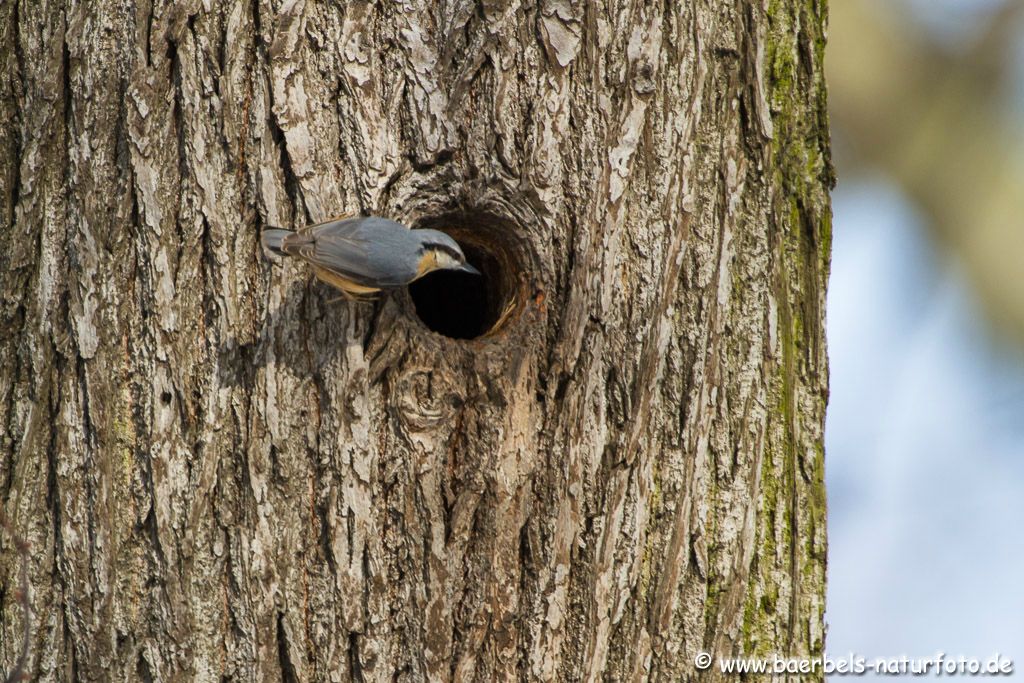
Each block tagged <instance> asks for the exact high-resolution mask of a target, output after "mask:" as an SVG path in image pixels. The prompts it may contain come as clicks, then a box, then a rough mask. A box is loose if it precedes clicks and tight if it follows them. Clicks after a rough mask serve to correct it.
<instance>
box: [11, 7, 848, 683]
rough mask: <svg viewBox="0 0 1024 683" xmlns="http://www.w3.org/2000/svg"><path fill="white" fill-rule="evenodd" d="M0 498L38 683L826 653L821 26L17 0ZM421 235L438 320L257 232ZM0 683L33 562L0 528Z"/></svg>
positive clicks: (688, 666) (594, 666)
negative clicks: (472, 263) (464, 279)
mask: <svg viewBox="0 0 1024 683" xmlns="http://www.w3.org/2000/svg"><path fill="white" fill-rule="evenodd" d="M0 14H2V16H0V61H2V74H3V78H2V82H0V94H2V97H0V150H2V151H0V218H2V230H3V232H2V236H3V237H2V244H0V247H2V249H0V303H2V307H0V341H2V345H0V369H2V374H0V425H2V426H3V433H2V436H0V455H2V460H0V500H2V501H3V508H4V510H5V511H6V513H7V515H8V518H9V520H10V524H11V526H12V527H13V528H15V529H16V530H17V533H18V534H20V535H21V536H22V537H24V539H25V540H26V541H27V542H28V544H29V546H30V548H31V556H30V563H29V580H30V584H31V591H30V603H31V606H32V610H33V612H34V614H35V619H33V624H34V628H33V632H32V636H31V655H30V658H29V667H28V672H29V673H30V675H31V676H32V677H33V678H38V679H40V680H102V679H107V678H113V679H117V680H122V679H131V680H135V679H138V680H185V679H191V678H194V679H196V680H218V679H224V680H268V679H278V678H279V679H282V680H338V681H348V680H356V681H390V680H401V681H418V680H424V679H430V680H476V681H492V680H507V679H514V678H518V679H521V680H538V681H541V680H543V681H548V680H561V681H581V680H596V679H602V678H603V679H606V680H616V681H618V680H646V679H651V680H658V681H679V680H688V679H694V678H701V677H704V678H708V679H710V678H717V676H716V675H715V674H714V673H713V672H711V673H707V674H701V675H698V672H696V671H695V669H694V667H693V658H694V656H695V655H696V653H697V652H698V651H700V650H709V651H712V652H714V653H716V654H717V655H727V654H731V653H771V652H779V653H784V654H788V655H798V654H808V653H820V652H821V651H822V648H823V638H824V633H823V597H824V572H825V548H826V543H825V526H824V519H825V505H824V489H823V451H822V426H823V419H824V408H825V402H826V387H827V371H826V359H825V343H824V332H823V325H822V323H823V318H824V287H825V282H826V278H827V272H828V262H829V241H830V213H829V211H830V210H829V202H828V194H827V192H828V189H829V186H830V184H831V182H832V180H831V173H832V172H831V166H830V163H829V156H828V131H827V119H826V113H825V89H824V84H823V82H822V75H821V73H822V72H821V67H822V55H823V50H824V24H825V16H824V15H825V9H824V0H763V1H760V0H759V1H753V2H750V1H744V0H734V1H732V2H727V1H720V2H716V1H714V0H693V1H691V2H674V1H669V0H665V1H664V2H644V1H641V0H631V1H628V0H607V1H600V2H582V1H581V2H574V1H570V0H541V1H540V2H539V3H536V4H533V3H527V2H520V1H517V0H509V1H502V0H477V1H469V0H441V1H440V2H432V1H430V0H395V1H389V2H382V3H371V2H316V1H314V0H285V1H284V2H280V1H278V0H244V1H237V0H202V1H199V0H192V1H187V0H186V1H182V2H177V3H167V2H163V1H162V0H153V1H152V2H150V1H149V0H89V1H85V0H4V2H3V4H2V11H0ZM349 211H361V212H366V213H374V214H379V215H384V216H388V217H392V218H396V219H398V220H402V221H405V222H407V223H409V224H424V223H430V224H436V225H442V226H448V227H451V228H452V229H454V230H455V232H456V234H457V235H458V236H459V237H460V238H461V239H464V240H465V241H466V242H467V243H468V244H472V245H474V249H475V250H476V251H475V252H474V253H476V254H477V255H478V257H479V258H480V259H484V260H486V259H490V260H489V261H487V263H488V264H489V267H488V269H487V274H488V280H487V284H488V287H489V288H490V289H489V292H490V293H491V295H492V296H494V297H497V299H498V304H499V305H500V306H499V307H501V308H504V307H505V305H506V304H507V305H508V306H509V308H510V310H508V311H507V315H506V316H505V320H504V322H503V323H502V324H500V325H498V326H497V329H495V330H493V331H491V332H490V333H489V334H487V335H484V336H482V337H480V338H479V339H476V340H469V341H462V340H453V339H449V338H446V337H443V336H440V335H438V334H435V333H434V332H431V331H430V330H428V329H427V328H426V327H425V326H424V325H423V324H422V323H421V322H420V321H419V319H418V318H417V316H416V313H415V310H414V307H413V303H412V301H411V299H410V295H409V294H408V293H407V292H404V291H403V292H399V293H396V294H394V295H390V296H388V297H385V298H384V299H382V300H381V301H380V302H379V303H378V304H376V305H374V306H359V305H353V304H349V303H346V302H343V301H341V302H339V301H334V299H335V298H336V294H335V293H334V292H332V291H331V290H329V289H327V288H326V287H325V286H323V285H321V284H318V283H316V282H315V281H313V280H312V279H311V278H310V275H309V273H308V271H307V270H306V269H304V268H303V267H301V266H300V265H297V264H295V263H285V264H284V265H283V266H282V267H280V268H278V267H274V266H272V264H271V263H270V262H269V261H268V260H267V259H266V258H265V256H264V255H263V253H262V252H261V249H260V247H259V243H258V234H259V231H260V229H261V228H262V227H264V226H266V225H283V226H301V225H304V224H307V223H309V222H314V221H319V220H322V219H325V218H328V217H330V216H333V215H336V214H341V213H346V212H349ZM0 550H2V554H0V581H2V584H0V585H2V590H0V611H2V622H3V625H2V629H0V666H3V667H4V668H8V667H10V666H11V663H12V662H13V661H14V660H15V659H16V658H17V656H18V654H19V652H20V642H21V640H20V628H21V624H22V618H23V616H22V610H21V606H20V605H19V602H18V600H17V599H16V597H15V590H14V588H15V586H16V585H17V581H18V572H19V567H20V560H19V559H18V555H17V553H16V552H14V549H13V547H12V541H11V539H10V538H6V537H5V538H3V539H0Z"/></svg>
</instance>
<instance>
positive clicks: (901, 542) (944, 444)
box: [825, 179, 1024, 680]
mask: <svg viewBox="0 0 1024 683" xmlns="http://www.w3.org/2000/svg"><path fill="white" fill-rule="evenodd" d="M834 209H835V220H834V225H835V235H834V242H833V246H834V252H833V269H832V277H831V281H830V287H829V301H828V334H829V352H830V361H831V399H830V403H829V412H828V422H827V429H826V437H825V441H826V458H827V460H826V481H827V486H828V500H829V586H828V609H827V614H826V619H827V621H828V639H827V650H828V652H829V654H830V655H832V656H840V655H843V654H845V653H846V652H849V651H852V652H855V653H858V654H861V655H864V656H866V657H869V658H871V657H875V656H897V655H902V654H907V655H910V656H930V655H933V654H934V653H936V652H937V651H942V652H945V653H947V654H949V655H954V656H956V655H961V654H962V655H965V656H969V657H977V658H980V659H984V658H986V657H989V656H990V655H992V654H994V653H995V652H1001V653H1004V654H1007V655H1009V656H1011V657H1013V658H1014V659H1015V660H1016V661H1017V668H1016V670H1017V671H1024V590H1021V587H1020V584H1021V581H1022V577H1024V361H1022V357H1021V355H1020V354H1019V353H1016V352H1014V351H1012V350H1010V349H1008V348H1004V347H1001V346H1000V345H999V344H998V343H997V342H996V341H995V340H994V339H993V337H992V336H991V334H990V331H989V330H988V329H987V327H986V323H985V321H984V320H983V319H982V318H981V316H980V314H979V313H978V306H977V304H976V302H975V301H974V300H973V299H972V296H971V293H970V291H969V288H968V287H967V285H966V283H965V281H964V279H963V278H962V277H961V276H960V275H959V273H958V272H957V270H956V268H955V266H954V265H952V264H950V263H946V262H943V260H942V259H941V257H940V255H939V254H938V253H936V251H935V250H934V249H933V248H932V246H931V244H930V243H929V241H928V238H927V236H926V234H925V232H924V230H923V229H922V223H921V218H920V217H919V216H918V215H916V214H915V212H914V210H913V208H912V207H911V206H910V205H908V204H907V203H906V202H905V201H904V200H903V199H902V198H901V196H900V195H899V194H898V193H897V192H896V191H895V190H893V189H892V186H891V185H890V184H889V183H887V182H885V180H884V179H877V180H875V181H851V182H845V183H841V184H840V186H839V187H838V188H837V190H836V192H835V195H834ZM1022 272H1024V266H1022ZM1020 677H1022V674H1021V673H1017V674H1016V675H1015V676H1014V678H1020ZM865 679H866V680H870V677H867V676H866V677H864V678H863V679H860V680H865ZM835 680H838V677H836V678H835Z"/></svg>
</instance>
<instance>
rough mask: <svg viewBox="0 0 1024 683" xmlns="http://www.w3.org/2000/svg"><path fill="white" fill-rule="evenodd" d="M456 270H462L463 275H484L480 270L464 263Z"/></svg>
mask: <svg viewBox="0 0 1024 683" xmlns="http://www.w3.org/2000/svg"><path fill="white" fill-rule="evenodd" d="M455 270H461V271H462V272H463V273H469V274H470V275H482V274H483V273H481V272H480V271H479V270H477V269H476V268H474V267H473V266H471V265H469V264H468V263H462V264H460V265H459V267H458V268H456V269H455Z"/></svg>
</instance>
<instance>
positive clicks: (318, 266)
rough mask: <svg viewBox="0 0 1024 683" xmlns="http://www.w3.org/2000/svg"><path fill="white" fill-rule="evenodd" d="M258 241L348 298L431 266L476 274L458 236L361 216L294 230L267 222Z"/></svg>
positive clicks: (417, 274) (413, 277)
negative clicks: (308, 267)
mask: <svg viewBox="0 0 1024 683" xmlns="http://www.w3.org/2000/svg"><path fill="white" fill-rule="evenodd" d="M263 246H264V247H266V248H267V249H269V250H270V251H272V252H274V253H276V254H287V255H289V256H298V257H299V258H300V259H302V260H303V261H306V262H307V263H309V264H310V265H311V266H313V272H314V273H316V276H317V277H318V278H320V279H321V280H323V281H324V282H326V283H327V284H329V285H331V286H333V287H336V288H337V289H339V290H341V292H342V293H343V294H344V295H345V296H346V297H347V298H349V299H359V298H363V297H367V296H369V295H372V294H375V293H377V292H379V291H380V290H382V289H393V288H396V287H403V286H405V285H407V284H409V283H410V282H413V281H414V280H416V279H418V278H421V277H423V276H424V275H426V274H427V273H429V272H432V271H435V270H461V271H463V272H466V273H472V274H474V275H480V271H478V270H477V269H476V268H474V267H473V266H471V265H469V264H468V263H466V257H465V255H464V254H463V253H462V249H461V248H460V247H459V244H458V242H456V241H455V240H453V239H452V238H451V237H449V236H448V235H446V234H445V233H443V232H440V231H438V230H426V229H424V230H410V229H409V228H407V227H405V226H404V225H402V224H401V223H396V222H395V221H391V220H388V219H387V218H379V217H377V216H361V217H358V218H340V219H337V220H333V221H328V222H326V223H318V224H316V225H310V226H307V227H305V228H302V229H301V230H299V231H297V232H293V231H291V230H281V229H278V228H270V229H267V230H264V231H263Z"/></svg>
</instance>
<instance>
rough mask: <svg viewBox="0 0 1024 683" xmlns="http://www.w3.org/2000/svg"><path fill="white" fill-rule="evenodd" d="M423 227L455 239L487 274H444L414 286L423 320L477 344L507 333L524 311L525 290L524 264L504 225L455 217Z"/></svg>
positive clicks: (488, 219)
mask: <svg viewBox="0 0 1024 683" xmlns="http://www.w3.org/2000/svg"><path fill="white" fill-rule="evenodd" d="M418 227H422V228H433V229H435V230H441V231H443V232H446V233H448V234H449V235H451V236H452V237H453V238H454V239H455V241H457V242H458V243H459V246H460V247H462V253H464V254H465V255H466V260H467V261H468V262H469V263H470V264H471V265H472V266H474V267H475V268H476V269H477V270H479V271H480V273H481V274H480V275H473V274H470V273H464V272H460V271H451V270H439V271H434V272H433V273H430V274H429V275H425V276H424V277H422V278H420V279H419V280H417V281H415V282H413V283H412V284H411V285H409V295H410V297H411V298H412V303H413V306H414V308H415V310H416V315H417V316H418V317H419V319H420V321H421V322H422V323H423V324H424V325H426V326H427V327H428V328H429V329H431V330H433V331H434V332H437V333H438V334H441V335H444V336H445V337H450V338H452V339H477V338H479V337H483V336H487V335H492V334H495V333H497V332H498V331H499V330H501V329H502V328H503V327H504V325H505V324H506V323H507V322H508V321H509V320H510V319H511V318H512V316H513V313H514V312H515V311H516V309H518V307H519V302H520V299H521V298H522V297H521V289H522V288H521V287H520V286H519V283H520V282H521V278H520V277H519V274H520V273H519V271H520V268H519V265H518V259H516V257H515V250H514V248H513V247H512V245H511V244H509V242H508V240H507V238H503V236H502V235H503V231H502V229H501V225H500V221H498V220H497V219H495V218H493V217H489V216H483V217H479V216H478V217H470V216H456V217H452V216H449V217H445V218H444V219H437V220H434V221H429V222H424V223H422V224H420V225H419V226H418ZM506 234H507V233H506Z"/></svg>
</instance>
